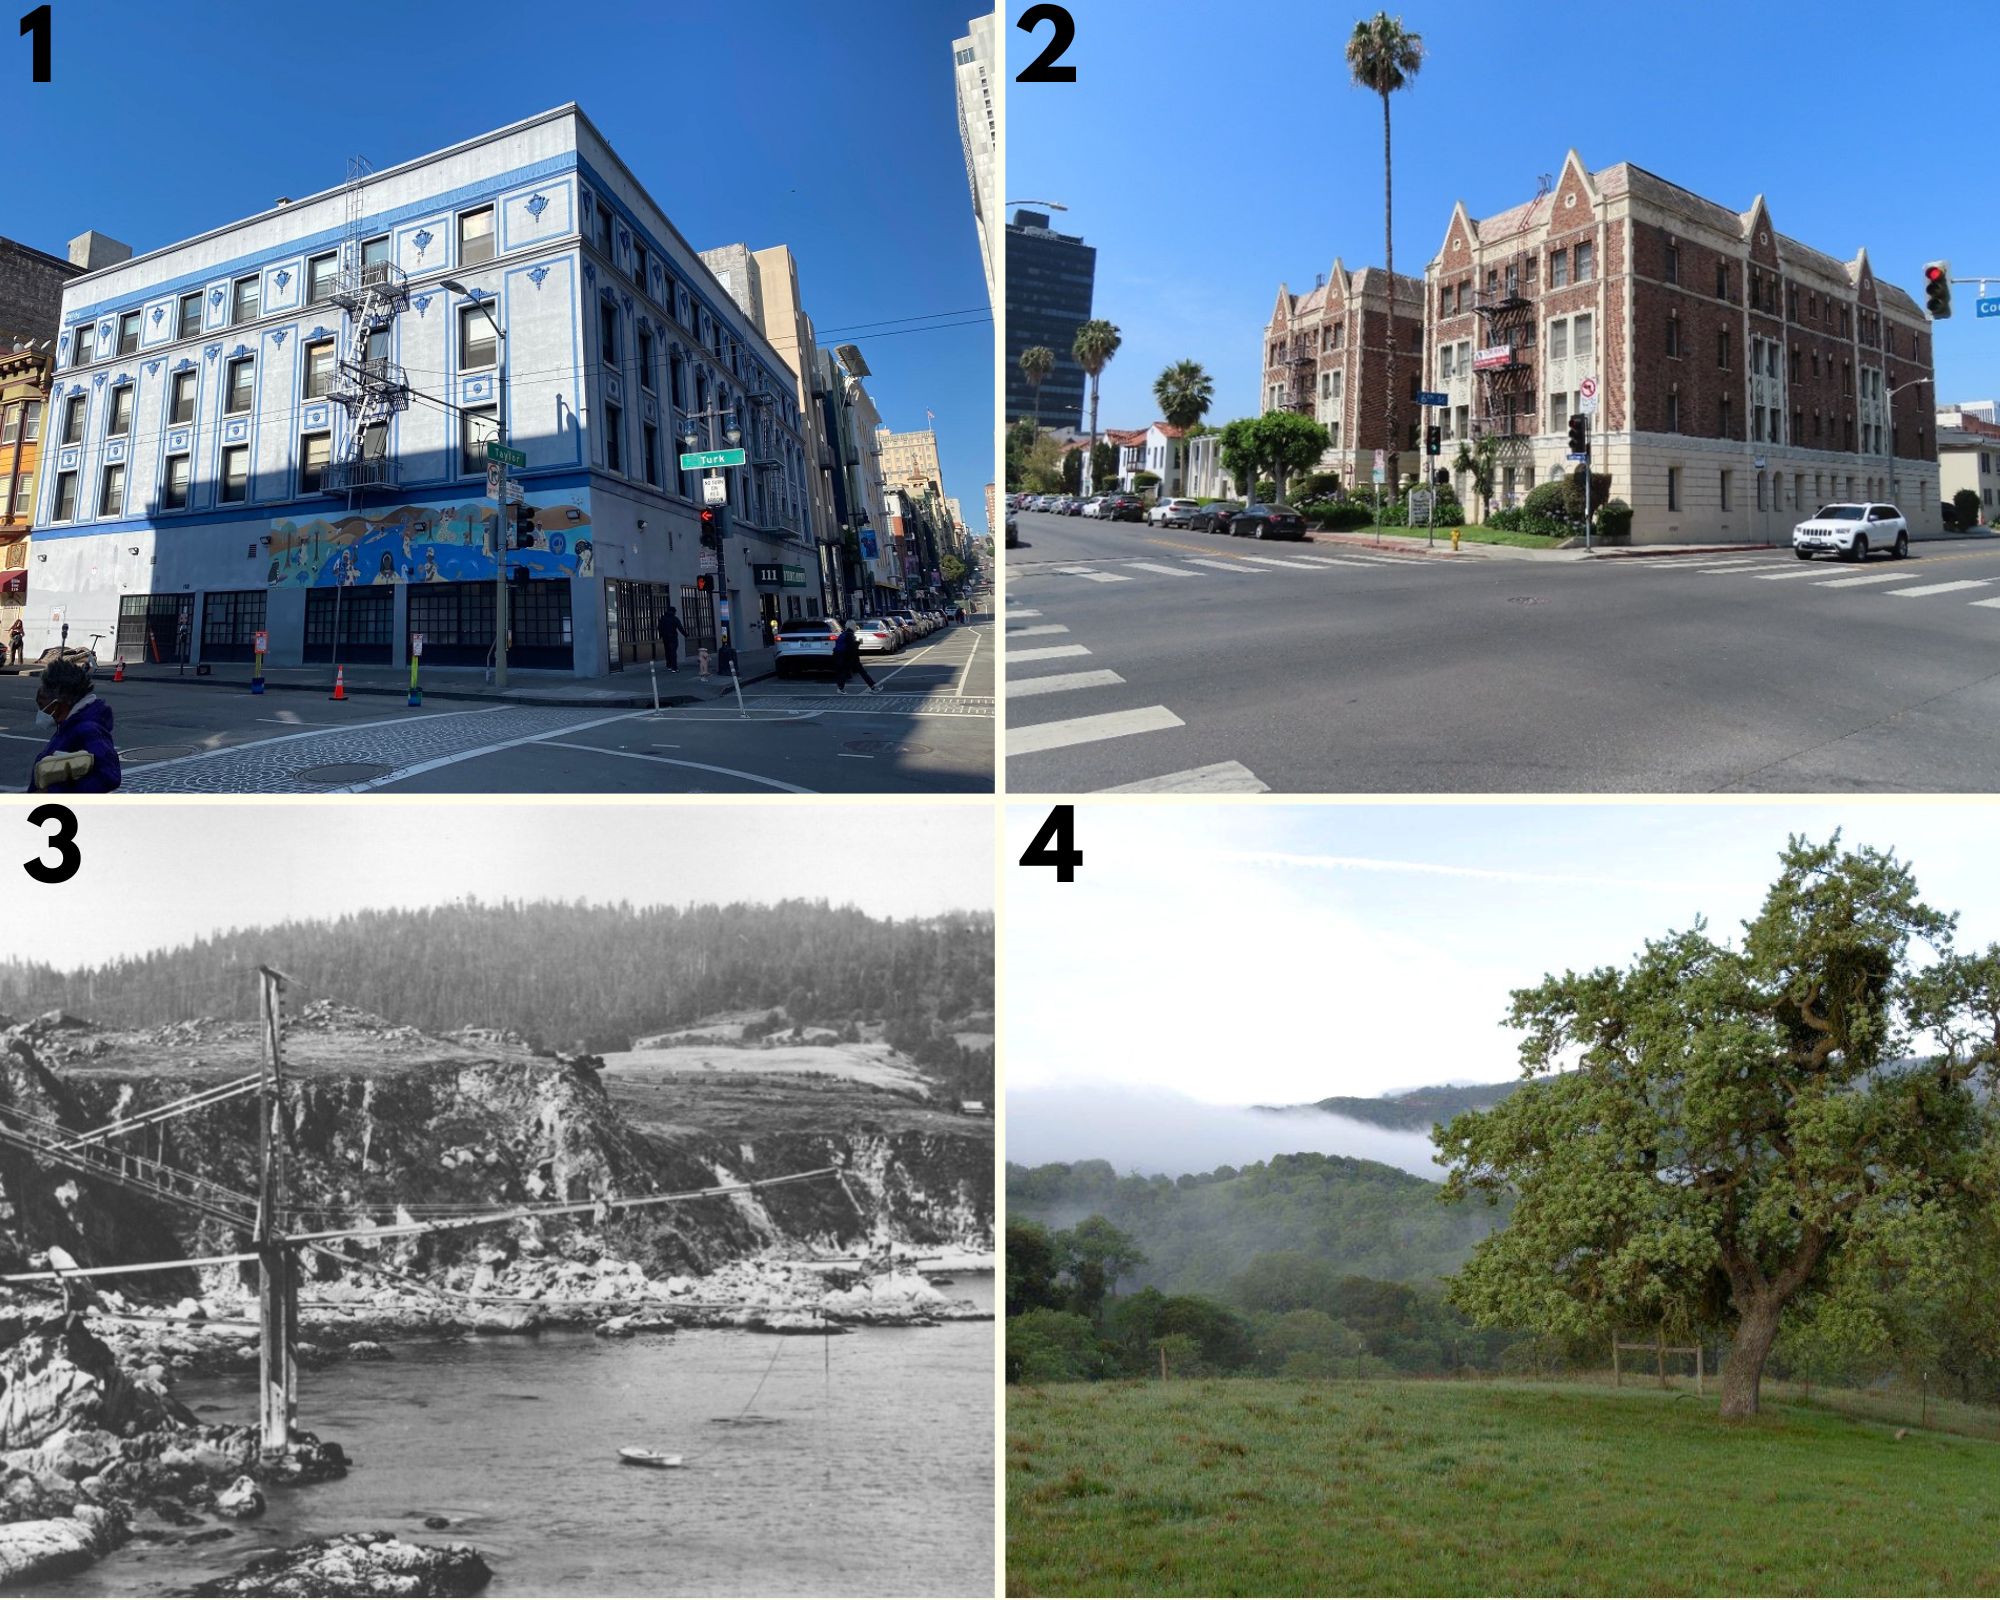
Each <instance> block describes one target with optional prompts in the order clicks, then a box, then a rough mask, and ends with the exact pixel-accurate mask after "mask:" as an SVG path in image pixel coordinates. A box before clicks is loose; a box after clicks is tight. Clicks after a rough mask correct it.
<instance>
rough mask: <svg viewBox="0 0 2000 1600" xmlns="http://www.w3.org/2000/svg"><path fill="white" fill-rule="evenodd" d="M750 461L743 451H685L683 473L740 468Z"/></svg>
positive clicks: (682, 454)
mask: <svg viewBox="0 0 2000 1600" xmlns="http://www.w3.org/2000/svg"><path fill="white" fill-rule="evenodd" d="M749 459H750V458H749V457H748V456H746V455H745V454H744V453H743V452H742V451H741V450H683V451H682V452H681V471H683V472H699V471H701V470H702V468H704V467H740V466H742V465H743V463H744V462H746V461H748V460H749Z"/></svg>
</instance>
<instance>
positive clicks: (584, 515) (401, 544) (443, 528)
mask: <svg viewBox="0 0 2000 1600" xmlns="http://www.w3.org/2000/svg"><path fill="white" fill-rule="evenodd" d="M530 505H531V509H532V510H533V511H534V516H535V520H534V527H533V532H532V533H531V535H530V537H531V539H532V541H533V543H532V546H529V547H522V548H517V549H511V550H509V551H508V552H507V555H508V562H509V565H510V566H511V567H513V568H520V567H526V568H527V569H528V575H529V577H531V578H590V577H595V576H596V573H597V559H596V550H595V548H594V547H593V545H592V543H591V537H590V501H589V492H588V491H587V490H586V491H582V492H579V493H578V494H576V495H575V496H573V497H572V498H571V499H568V500H561V501H550V502H547V503H543V504H535V503H533V502H530ZM492 519H493V503H492V501H490V500H484V499H479V500H467V501H463V502H460V503H458V504H456V505H446V506H397V507H395V508H394V509H391V510H383V511H369V512H359V511H357V512H349V513H342V514H339V515H335V516H327V517H313V518H311V519H310V520H307V521H304V522H295V521H291V520H289V519H284V520H280V521H277V522H274V523H272V524H271V532H270V537H269V541H268V542H269V545H270V557H271V565H270V568H269V571H268V572H267V574H266V577H265V581H266V582H267V583H269V584H270V585H271V587H273V588H279V587H283V586H286V585H292V584H296V585H298V586H299V587H301V588H307V589H327V588H334V587H338V586H343V585H356V584H375V583H478V582H488V583H490V582H491V581H492V580H493V579H494V577H495V576H496V574H495V572H494V570H493V557H492V556H490V555H489V554H487V551H486V530H487V525H488V524H489V523H490V522H491V521H492ZM510 537H511V524H510Z"/></svg>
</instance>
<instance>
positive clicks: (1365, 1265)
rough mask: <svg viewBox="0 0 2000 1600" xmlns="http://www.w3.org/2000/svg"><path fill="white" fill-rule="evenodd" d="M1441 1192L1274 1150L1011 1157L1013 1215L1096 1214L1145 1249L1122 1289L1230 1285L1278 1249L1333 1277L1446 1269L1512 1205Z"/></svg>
mask: <svg viewBox="0 0 2000 1600" xmlns="http://www.w3.org/2000/svg"><path fill="white" fill-rule="evenodd" d="M1439 1195H1440V1190H1439V1187H1438V1185H1437V1184H1435V1183H1429V1182H1426V1181H1425V1180H1424V1179H1422V1178H1418V1177H1413V1176H1412V1175H1411V1174H1409V1173H1407V1172H1403V1171H1400V1170H1399V1169H1397V1168H1395V1167H1388V1166H1383V1165H1381V1164H1380V1163H1379V1162H1374V1161H1358V1160H1355V1159H1353V1158H1351V1157H1348V1156H1327V1155H1315V1154H1302V1155H1285V1156H1274V1157H1272V1158H1271V1159H1270V1160H1269V1161H1259V1162H1254V1163H1252V1164H1251V1165H1249V1166H1247V1167H1243V1168H1241V1169H1240V1170H1239V1169H1238V1168H1235V1167H1217V1168H1216V1169H1215V1171H1213V1172H1210V1173H1190V1174H1186V1175H1184V1176H1182V1177H1180V1178H1178V1179H1175V1178H1168V1177H1163V1176H1155V1177H1150V1178H1142V1177H1138V1176H1136V1175H1134V1176H1128V1177H1122V1178H1121V1177H1120V1176H1119V1175H1118V1174H1117V1172H1115V1171H1114V1170H1113V1169H1112V1167H1111V1164H1110V1163H1109V1162H1106V1161H1079V1162H1076V1163H1074V1164H1070V1163H1064V1162H1055V1163H1051V1164H1050V1165H1047V1166H1041V1167H1023V1166H1018V1165H1016V1164H1014V1163H1013V1162H1009V1163H1008V1164H1007V1212H1008V1215H1009V1216H1010V1217H1026V1218H1032V1219H1033V1220H1035V1221H1037V1222H1043V1223H1046V1224H1048V1225H1049V1226H1050V1227H1052V1228H1066V1227H1069V1226H1071V1225H1072V1224H1074V1223H1075V1222H1077V1221H1079V1220H1081V1219H1082V1218H1084V1217H1088V1216H1093V1215H1095V1216H1102V1217H1104V1218H1106V1219H1107V1220H1108V1221H1110V1222H1111V1223H1113V1224H1114V1225H1115V1226H1116V1227H1118V1228H1119V1229H1121V1230H1122V1231H1123V1232H1125V1233H1127V1234H1129V1235H1131V1237H1132V1238H1133V1240H1134V1241H1135V1242H1136V1243H1137V1244H1138V1246H1139V1248H1140V1249H1141V1250H1142V1251H1143V1252H1144V1253H1145V1256H1146V1264H1145V1265H1144V1266H1142V1267H1139V1268H1137V1269H1136V1270H1135V1271H1134V1272H1133V1273H1132V1275H1131V1277H1130V1278H1129V1279H1128V1280H1126V1281H1125V1283H1124V1285H1123V1286H1124V1287H1126V1288H1133V1289H1136V1288H1143V1287H1153V1288H1159V1289H1161V1290H1164V1291H1166V1292H1167V1293H1169V1294H1209V1295H1221V1294H1225V1293H1226V1292H1227V1291H1228V1290H1229V1287H1230V1285H1231V1283H1232V1281H1233V1280H1234V1279H1235V1278H1236V1277H1237V1276H1238V1275H1239V1274H1240V1273H1242V1272H1243V1271H1244V1269H1245V1268H1246V1267H1247V1266H1248V1265H1249V1264H1250V1262H1251V1261H1252V1260H1253V1259H1254V1258H1255V1257H1257V1256H1260V1255H1268V1254H1274V1253H1277V1252H1283V1251H1298V1252H1303V1253H1305V1254H1308V1255H1310V1256H1311V1257H1313V1258H1314V1260H1315V1261H1317V1262H1319V1263H1320V1264H1321V1265H1322V1267H1323V1268H1324V1269H1325V1270H1326V1271H1327V1272H1329V1273H1332V1274H1334V1275H1336V1276H1342V1275H1357V1276H1363V1277H1370V1278H1384V1279H1392V1280H1395V1281H1398V1282H1424V1281H1427V1280H1430V1279H1434V1278H1438V1277H1441V1276H1443V1275H1444V1274H1446V1273H1448V1272H1453V1271H1455V1270H1457V1268H1458V1267H1459V1266H1461V1265H1462V1264H1463V1263H1464V1261H1465V1258H1466V1256H1467V1255H1468V1254H1470V1253H1471V1250H1472V1247H1473V1245H1474V1244H1475V1243H1476V1242H1477V1241H1478V1240H1479V1239H1481V1238H1483V1237H1484V1236H1485V1235H1486V1234H1487V1233H1489V1232H1490V1231H1492V1229H1494V1228H1495V1227H1498V1226H1499V1225H1500V1224H1501V1223H1503V1222H1504V1221H1505V1220H1506V1216H1507V1212H1506V1210H1505V1209H1504V1208H1501V1209H1493V1208H1489V1207H1486V1206H1445V1205H1443V1204H1442V1203H1441V1202H1440V1199H1439Z"/></svg>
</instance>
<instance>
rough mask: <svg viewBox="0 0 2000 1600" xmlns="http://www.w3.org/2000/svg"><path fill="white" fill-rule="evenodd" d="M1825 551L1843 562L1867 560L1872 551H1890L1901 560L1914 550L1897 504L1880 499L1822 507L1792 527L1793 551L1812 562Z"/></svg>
mask: <svg viewBox="0 0 2000 1600" xmlns="http://www.w3.org/2000/svg"><path fill="white" fill-rule="evenodd" d="M1821 550H1832V551H1834V552H1836V553H1837V554H1838V555H1839V556H1840V559H1841V560H1843V561H1866V560H1867V559H1868V552H1869V551H1871V550H1887V551H1888V552H1889V553H1890V555H1892V556H1894V557H1895V558H1896V559H1897V560H1898V561H1900V560H1902V559H1903V557H1905V556H1907V555H1908V554H1909V553H1910V525H1909V523H1908V522H1907V521H1905V520H1904V517H1903V513H1902V512H1900V511H1898V510H1897V509H1896V508H1895V507H1894V506H1891V505H1883V504H1881V503H1880V502H1873V503H1869V502H1863V503H1859V504H1848V503H1845V502H1843V503H1841V504H1837V505H1830V506H1821V507H1820V508H1819V510H1817V511H1815V512H1814V513H1813V514H1812V515H1811V516H1810V517H1808V518H1807V519H1806V520H1805V521H1804V522H1801V523H1800V524H1799V525H1798V526H1797V527H1795V528H1793V529H1792V554H1793V555H1795V556H1797V557H1798V558H1799V559H1800V560H1801V561H1810V560H1812V558H1813V555H1814V554H1815V553H1816V552H1818V551H1821Z"/></svg>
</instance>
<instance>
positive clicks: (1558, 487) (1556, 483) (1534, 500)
mask: <svg viewBox="0 0 2000 1600" xmlns="http://www.w3.org/2000/svg"><path fill="white" fill-rule="evenodd" d="M1563 490H1564V480H1563V479H1561V478H1551V479H1550V480H1549V481H1548V482H1547V483H1538V484H1536V485H1535V486H1534V488H1532V489H1530V490H1529V491H1528V497H1527V498H1526V499H1525V500H1523V501H1522V502H1521V512H1522V515H1524V516H1529V517H1562V516H1566V515H1568V512H1567V509H1566V508H1565V506H1564V503H1563Z"/></svg>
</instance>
